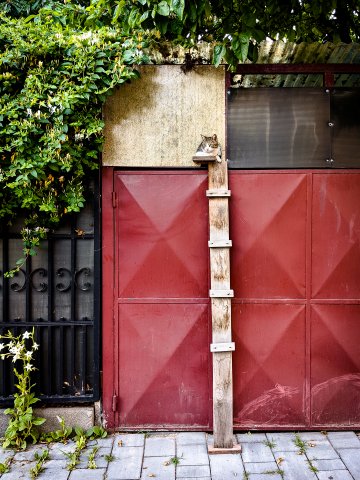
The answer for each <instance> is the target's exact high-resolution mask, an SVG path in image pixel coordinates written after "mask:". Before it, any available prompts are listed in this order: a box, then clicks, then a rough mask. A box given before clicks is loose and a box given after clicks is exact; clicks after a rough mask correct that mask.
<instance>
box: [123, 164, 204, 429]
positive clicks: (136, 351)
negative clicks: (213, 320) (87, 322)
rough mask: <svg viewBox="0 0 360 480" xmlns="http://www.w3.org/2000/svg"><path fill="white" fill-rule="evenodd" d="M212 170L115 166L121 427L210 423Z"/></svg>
mask: <svg viewBox="0 0 360 480" xmlns="http://www.w3.org/2000/svg"><path fill="white" fill-rule="evenodd" d="M206 188H207V176H206V172H169V171H167V172H165V171H164V172H127V173H126V172H123V173H116V174H115V191H116V193H117V207H116V213H115V218H116V246H115V248H116V257H117V263H116V272H115V276H116V279H117V280H116V282H117V283H116V291H117V304H118V307H117V308H116V310H117V312H118V315H117V320H116V326H115V337H114V341H115V343H116V347H115V348H116V351H117V354H116V355H117V361H118V367H117V368H118V372H117V375H116V377H117V382H118V384H117V391H116V392H115V393H116V395H117V396H118V398H119V400H118V402H117V412H116V415H117V419H116V420H115V423H116V426H118V427H121V428H161V427H166V428H196V427H198V428H207V427H208V426H209V423H210V420H209V418H210V416H209V412H210V407H211V405H210V391H209V381H210V380H209V376H210V358H209V356H210V354H209V343H210V338H209V300H208V288H209V286H208V249H207V237H208V208H207V198H206V195H205V190H206Z"/></svg>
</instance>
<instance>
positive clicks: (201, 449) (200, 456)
mask: <svg viewBox="0 0 360 480" xmlns="http://www.w3.org/2000/svg"><path fill="white" fill-rule="evenodd" d="M177 456H178V457H179V459H180V464H181V465H208V464H209V456H208V452H207V447H206V445H196V444H194V445H179V446H178V448H177Z"/></svg>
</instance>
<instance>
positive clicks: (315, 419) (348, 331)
mask: <svg viewBox="0 0 360 480" xmlns="http://www.w3.org/2000/svg"><path fill="white" fill-rule="evenodd" d="M311 325H312V327H311V352H312V354H311V387H312V388H311V397H312V423H313V425H314V426H317V425H320V426H324V425H326V426H328V427H330V426H331V427H341V426H346V427H347V428H351V427H352V426H356V425H359V424H360V408H359V405H360V355H359V351H360V347H359V345H360V305H346V304H345V305H344V304H341V303H340V304H323V305H313V308H312V318H311Z"/></svg>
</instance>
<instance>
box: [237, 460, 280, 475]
mask: <svg viewBox="0 0 360 480" xmlns="http://www.w3.org/2000/svg"><path fill="white" fill-rule="evenodd" d="M244 468H245V470H246V471H247V473H265V472H274V471H276V470H278V466H277V463H276V462H275V461H273V462H263V463H245V464H244Z"/></svg>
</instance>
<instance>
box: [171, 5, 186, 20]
mask: <svg viewBox="0 0 360 480" xmlns="http://www.w3.org/2000/svg"><path fill="white" fill-rule="evenodd" d="M171 8H172V9H173V11H174V12H175V13H176V15H177V16H178V17H179V19H180V20H182V19H183V16H184V8H185V0H172V2H171Z"/></svg>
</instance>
